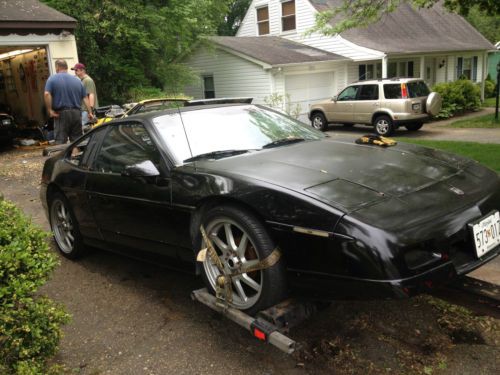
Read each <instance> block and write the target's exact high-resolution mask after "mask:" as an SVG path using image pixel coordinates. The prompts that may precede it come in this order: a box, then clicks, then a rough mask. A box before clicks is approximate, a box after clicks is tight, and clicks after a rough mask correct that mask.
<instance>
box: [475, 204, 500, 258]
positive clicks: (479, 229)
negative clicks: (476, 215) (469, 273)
mask: <svg viewBox="0 0 500 375" xmlns="http://www.w3.org/2000/svg"><path fill="white" fill-rule="evenodd" d="M472 235H473V236H474V244H475V246H476V254H477V256H478V257H482V256H483V255H484V254H486V253H487V252H488V251H490V250H491V249H493V248H495V247H496V246H498V245H500V213H499V212H498V211H495V212H492V213H491V214H489V215H488V216H486V217H484V218H482V219H480V220H479V221H477V222H475V223H472Z"/></svg>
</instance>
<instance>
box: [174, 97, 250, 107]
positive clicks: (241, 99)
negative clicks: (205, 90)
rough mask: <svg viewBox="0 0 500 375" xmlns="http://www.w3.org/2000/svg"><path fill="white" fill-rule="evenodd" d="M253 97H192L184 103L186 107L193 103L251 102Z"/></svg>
mask: <svg viewBox="0 0 500 375" xmlns="http://www.w3.org/2000/svg"><path fill="white" fill-rule="evenodd" d="M252 100H253V98H244V97H243V98H215V99H194V100H188V101H187V102H186V103H185V104H184V105H185V106H186V107H190V106H194V105H210V104H251V103H252Z"/></svg>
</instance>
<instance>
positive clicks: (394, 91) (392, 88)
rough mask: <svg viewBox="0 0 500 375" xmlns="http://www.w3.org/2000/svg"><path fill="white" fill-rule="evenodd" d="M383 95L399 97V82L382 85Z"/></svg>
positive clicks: (393, 97)
mask: <svg viewBox="0 0 500 375" xmlns="http://www.w3.org/2000/svg"><path fill="white" fill-rule="evenodd" d="M384 97H385V98H386V99H401V97H402V96H401V84H400V83H396V84H390V85H384Z"/></svg>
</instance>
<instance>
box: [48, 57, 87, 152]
mask: <svg viewBox="0 0 500 375" xmlns="http://www.w3.org/2000/svg"><path fill="white" fill-rule="evenodd" d="M44 98H45V105H46V107H47V111H48V113H49V116H50V117H53V118H54V137H55V142H56V143H58V144H61V143H66V142H67V141H68V138H69V140H70V142H72V141H74V140H75V139H77V138H78V137H79V136H81V135H82V122H81V114H80V105H81V103H82V100H83V101H84V103H85V106H86V107H87V110H88V111H89V118H91V119H92V118H93V115H92V112H91V108H90V102H89V98H88V96H87V92H86V91H85V88H84V87H83V85H82V83H81V81H80V79H78V78H77V77H75V76H74V75H71V74H69V73H68V63H67V62H66V61H65V60H56V74H54V75H52V76H50V77H49V79H48V80H47V83H46V84H45V93H44Z"/></svg>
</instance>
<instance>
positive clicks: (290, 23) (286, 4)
mask: <svg viewBox="0 0 500 375" xmlns="http://www.w3.org/2000/svg"><path fill="white" fill-rule="evenodd" d="M281 30H282V31H289V30H295V0H292V1H283V2H282V3H281Z"/></svg>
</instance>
